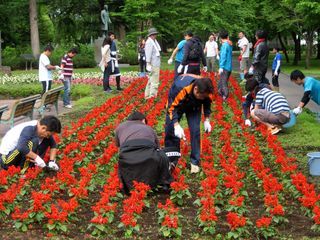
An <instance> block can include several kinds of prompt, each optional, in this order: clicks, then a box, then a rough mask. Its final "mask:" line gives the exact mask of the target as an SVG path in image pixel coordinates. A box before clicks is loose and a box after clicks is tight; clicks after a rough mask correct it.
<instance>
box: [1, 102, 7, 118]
mask: <svg viewBox="0 0 320 240" xmlns="http://www.w3.org/2000/svg"><path fill="white" fill-rule="evenodd" d="M7 110H9V108H8V105H3V106H1V107H0V119H1V116H2V114H3V113H4V112H5V111H7Z"/></svg>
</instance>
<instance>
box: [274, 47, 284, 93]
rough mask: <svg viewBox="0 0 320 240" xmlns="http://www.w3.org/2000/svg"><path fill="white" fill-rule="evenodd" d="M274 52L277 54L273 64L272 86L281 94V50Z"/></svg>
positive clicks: (277, 49)
mask: <svg viewBox="0 0 320 240" xmlns="http://www.w3.org/2000/svg"><path fill="white" fill-rule="evenodd" d="M272 52H273V53H275V54H276V55H275V56H274V59H273V62H272V86H273V89H274V90H275V91H277V92H279V74H280V66H281V61H282V55H281V53H280V49H279V48H274V49H273V51H272Z"/></svg>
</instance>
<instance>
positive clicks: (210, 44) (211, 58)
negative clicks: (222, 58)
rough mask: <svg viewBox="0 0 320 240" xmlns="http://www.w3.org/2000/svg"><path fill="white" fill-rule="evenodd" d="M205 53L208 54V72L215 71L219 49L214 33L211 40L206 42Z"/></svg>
mask: <svg viewBox="0 0 320 240" xmlns="http://www.w3.org/2000/svg"><path fill="white" fill-rule="evenodd" d="M204 53H205V54H206V59H207V67H208V72H214V70H215V67H214V66H215V61H216V59H217V60H219V49H218V44H217V42H216V41H215V35H214V34H213V33H212V34H210V36H209V40H208V41H207V42H206V45H205V48H204Z"/></svg>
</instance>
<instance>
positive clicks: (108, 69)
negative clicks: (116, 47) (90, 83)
mask: <svg viewBox="0 0 320 240" xmlns="http://www.w3.org/2000/svg"><path fill="white" fill-rule="evenodd" d="M111 43H112V40H111V38H110V37H106V38H105V39H104V40H103V43H102V47H101V56H102V58H101V61H100V63H99V66H100V68H101V71H102V72H103V90H104V92H105V93H110V92H112V89H111V87H110V83H109V80H110V74H111V73H112V63H111V62H112V60H111V55H110V51H111V50H110V47H111Z"/></svg>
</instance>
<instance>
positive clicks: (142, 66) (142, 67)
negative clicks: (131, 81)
mask: <svg viewBox="0 0 320 240" xmlns="http://www.w3.org/2000/svg"><path fill="white" fill-rule="evenodd" d="M146 64H147V63H146V61H145V60H143V58H140V59H139V65H140V72H142V73H144V72H146Z"/></svg>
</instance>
